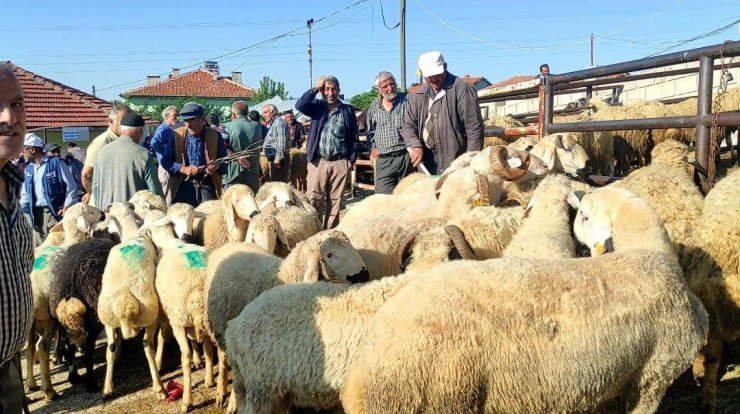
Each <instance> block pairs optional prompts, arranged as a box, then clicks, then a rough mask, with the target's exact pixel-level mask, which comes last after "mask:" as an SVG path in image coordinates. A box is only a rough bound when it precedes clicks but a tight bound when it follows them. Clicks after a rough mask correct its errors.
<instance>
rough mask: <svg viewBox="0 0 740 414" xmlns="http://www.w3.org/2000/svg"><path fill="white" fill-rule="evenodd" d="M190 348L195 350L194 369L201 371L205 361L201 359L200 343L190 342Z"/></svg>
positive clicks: (193, 340) (192, 340)
mask: <svg viewBox="0 0 740 414" xmlns="http://www.w3.org/2000/svg"><path fill="white" fill-rule="evenodd" d="M190 348H191V349H192V350H193V353H192V355H193V368H194V369H200V368H203V361H202V360H201V359H200V352H199V349H198V341H196V340H195V339H191V340H190Z"/></svg>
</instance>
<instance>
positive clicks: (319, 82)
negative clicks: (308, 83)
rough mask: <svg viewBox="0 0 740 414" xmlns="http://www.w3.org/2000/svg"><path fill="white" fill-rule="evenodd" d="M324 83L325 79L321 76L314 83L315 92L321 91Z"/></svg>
mask: <svg viewBox="0 0 740 414" xmlns="http://www.w3.org/2000/svg"><path fill="white" fill-rule="evenodd" d="M325 83H326V79H325V78H324V77H323V76H321V77H320V78H319V80H318V81H317V82H316V90H318V91H319V92H321V91H323V90H324V84H325Z"/></svg>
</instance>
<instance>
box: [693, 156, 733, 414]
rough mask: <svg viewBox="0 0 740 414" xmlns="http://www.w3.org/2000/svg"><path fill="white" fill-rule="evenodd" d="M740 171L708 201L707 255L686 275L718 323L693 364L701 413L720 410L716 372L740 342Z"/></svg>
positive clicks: (702, 238) (703, 225)
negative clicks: (727, 350) (726, 348)
mask: <svg viewBox="0 0 740 414" xmlns="http://www.w3.org/2000/svg"><path fill="white" fill-rule="evenodd" d="M739 185H740V168H735V169H733V170H730V171H729V172H728V174H727V176H726V177H725V178H723V179H721V180H719V181H718V182H717V184H716V186H715V187H714V188H713V189H712V190H711V191H709V193H708V194H707V196H706V198H705V200H704V209H703V211H702V213H701V217H700V218H699V220H698V223H697V224H698V225H697V228H696V229H695V231H696V233H697V236H698V242H699V245H700V247H701V248H702V252H703V253H704V257H702V260H700V261H695V262H694V263H692V266H691V267H690V268H689V269H688V270H687V272H686V273H687V278H688V279H689V282H690V283H691V282H692V281H695V284H698V283H697V282H696V281H701V282H703V283H702V284H701V285H699V286H698V287H699V289H698V292H697V295H698V296H699V297H700V298H701V299H702V301H703V302H704V304H705V306H706V307H707V310H708V311H709V314H710V315H711V316H712V317H713V318H714V319H713V326H711V327H710V330H709V338H708V341H707V344H706V345H705V347H704V349H703V350H702V352H701V354H700V356H699V357H698V358H697V360H696V361H695V363H694V375H695V376H696V377H697V378H698V379H699V380H700V383H701V394H702V403H703V407H702V412H708V413H714V412H715V411H716V393H717V373H718V372H717V371H718V369H719V365H720V363H721V362H722V357H723V355H722V352H723V341H727V342H731V341H737V339H738V338H740V289H738V286H740V252H739V251H738V247H737V246H738V245H739V244H740V227H738V225H737V223H738V221H739V220H740V198H738V196H737V188H738V186H739Z"/></svg>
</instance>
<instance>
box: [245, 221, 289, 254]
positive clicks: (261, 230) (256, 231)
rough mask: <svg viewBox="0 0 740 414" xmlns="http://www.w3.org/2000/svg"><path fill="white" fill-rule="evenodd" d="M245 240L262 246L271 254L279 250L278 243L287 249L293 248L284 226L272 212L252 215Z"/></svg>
mask: <svg viewBox="0 0 740 414" xmlns="http://www.w3.org/2000/svg"><path fill="white" fill-rule="evenodd" d="M245 241H246V242H247V243H253V244H256V245H257V246H260V247H262V248H263V249H265V250H266V251H267V252H269V253H270V254H274V253H275V252H276V251H277V250H278V243H280V244H282V245H283V247H284V249H285V250H287V251H290V249H291V247H290V244H289V243H288V238H287V237H286V236H285V232H284V231H283V228H282V227H281V226H280V223H279V222H278V221H277V219H276V218H275V216H273V215H272V214H265V213H260V214H257V215H256V216H254V217H252V220H251V221H250V222H249V228H247V237H246V240H245Z"/></svg>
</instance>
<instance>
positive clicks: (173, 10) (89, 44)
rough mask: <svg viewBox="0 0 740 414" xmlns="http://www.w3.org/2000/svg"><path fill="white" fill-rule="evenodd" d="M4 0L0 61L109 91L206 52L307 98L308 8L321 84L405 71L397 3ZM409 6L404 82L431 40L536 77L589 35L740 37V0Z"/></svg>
mask: <svg viewBox="0 0 740 414" xmlns="http://www.w3.org/2000/svg"><path fill="white" fill-rule="evenodd" d="M0 2H1V3H2V4H3V21H4V22H5V23H4V24H3V25H2V26H0V36H2V38H3V40H2V41H1V42H0V60H11V61H12V62H13V63H15V64H16V65H18V66H21V67H23V68H24V69H27V70H30V71H32V72H35V73H37V74H39V75H42V76H45V77H47V78H51V79H53V80H55V81H58V82H61V83H64V84H66V85H69V86H72V87H75V88H77V89H80V90H83V91H85V92H88V93H91V92H92V87H93V85H95V88H96V91H97V96H99V97H102V98H104V99H107V100H113V99H120V97H119V94H120V93H123V92H125V91H127V90H131V89H133V88H136V87H139V86H142V85H144V84H146V77H147V75H165V74H167V73H169V72H170V71H171V70H172V68H179V69H180V73H183V72H185V71H189V70H193V69H195V68H196V67H199V66H202V63H203V61H205V60H216V61H218V63H219V66H220V70H221V74H222V75H229V74H230V73H231V71H234V70H236V71H241V72H242V78H243V83H244V84H246V85H248V86H251V87H257V86H258V84H259V80H260V79H261V78H262V76H264V75H268V76H270V77H271V78H273V79H275V80H278V81H281V82H284V83H285V86H286V89H287V90H288V92H289V95H290V96H292V97H299V96H300V95H301V94H302V93H303V92H305V91H306V90H307V89H308V88H309V87H310V83H309V69H308V56H307V49H308V30H307V29H306V20H307V19H309V18H313V19H314V20H315V21H316V23H315V24H314V26H313V30H312V43H313V79H314V82H316V80H317V79H318V77H319V76H320V75H322V74H332V75H334V76H336V77H337V78H338V79H339V81H340V83H341V92H342V93H343V94H344V95H345V97H346V98H350V97H352V96H354V95H356V94H358V93H361V92H365V91H368V90H369V89H370V88H371V87H372V85H373V80H374V77H375V75H376V74H377V73H378V72H379V71H381V70H388V71H390V72H392V73H394V74H395V75H396V78H397V79H398V81H399V82H400V80H401V77H400V31H399V28H395V29H392V30H389V29H388V28H387V27H390V28H393V27H394V26H395V25H396V24H397V23H398V22H399V19H400V12H399V8H400V7H399V4H400V1H394V0H331V1H329V0H310V1H309V0H303V1H300V0H282V1H272V2H265V1H260V2H257V1H245V0H231V1H228V2H219V3H218V5H216V4H217V3H215V2H203V1H193V0H176V1H161V0H148V1H143V0H128V1H119V2H112V1H99V0H98V1H87V0H80V1H75V0H68V1H58V0H54V1H51V0H29V1H19V0H0ZM381 7H382V10H381ZM406 9H407V12H406V76H407V84H411V83H412V82H413V81H414V80H416V76H417V75H416V68H417V65H416V61H417V58H418V56H419V54H421V53H423V52H425V51H429V50H439V51H441V52H442V54H443V55H444V57H445V60H446V61H447V63H448V70H449V71H450V72H451V73H453V74H455V75H459V76H462V75H472V76H484V77H486V79H488V80H489V81H490V82H492V83H495V82H498V81H501V80H504V79H506V78H508V77H510V76H514V75H526V74H529V75H534V74H536V73H537V72H538V67H539V65H540V64H541V63H548V64H549V65H550V68H551V73H563V72H569V71H574V70H580V69H584V68H586V67H589V65H590V64H591V62H590V36H591V33H594V35H595V41H594V63H595V64H596V65H607V64H611V63H617V62H621V61H625V60H632V59H639V58H642V57H646V56H648V55H650V54H653V53H661V52H662V51H664V50H665V52H663V53H670V52H675V51H681V50H686V49H693V48H697V47H702V46H708V45H713V44H718V43H722V42H723V41H724V40H738V39H740V24H738V23H734V24H732V23H733V22H736V21H738V20H740V1H738V0H650V1H646V0H640V1H637V0H623V1H619V2H612V1H609V2H606V1H591V2H583V1H571V0H561V1H558V2H555V1H534V0H518V1H510V0H488V1H475V0H407V6H406ZM383 16H384V17H385V21H384V19H383ZM320 19H323V20H320ZM730 24H732V25H731V26H730V27H729V28H728V30H726V31H724V32H722V33H719V34H715V35H712V34H711V32H712V31H715V30H717V29H719V28H722V27H723V26H727V25H730ZM694 38H698V39H696V40H693V41H690V40H691V39H694ZM672 46H675V48H673V49H670V50H666V49H668V48H670V47H672Z"/></svg>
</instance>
